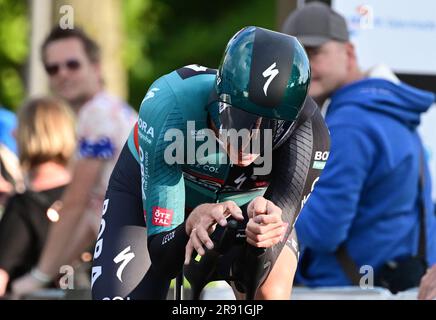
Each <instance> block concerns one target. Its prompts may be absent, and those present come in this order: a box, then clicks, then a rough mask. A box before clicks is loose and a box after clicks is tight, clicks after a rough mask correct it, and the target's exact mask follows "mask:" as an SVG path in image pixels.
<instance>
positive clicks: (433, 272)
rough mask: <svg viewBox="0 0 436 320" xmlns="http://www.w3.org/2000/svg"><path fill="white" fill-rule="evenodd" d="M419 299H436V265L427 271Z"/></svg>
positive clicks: (422, 281) (420, 287)
mask: <svg viewBox="0 0 436 320" xmlns="http://www.w3.org/2000/svg"><path fill="white" fill-rule="evenodd" d="M418 299H423V300H424V299H425V300H430V299H431V300H435V299H436V264H435V265H433V267H431V268H430V269H428V270H427V272H426V274H425V275H424V277H422V280H421V285H420V286H419V294H418Z"/></svg>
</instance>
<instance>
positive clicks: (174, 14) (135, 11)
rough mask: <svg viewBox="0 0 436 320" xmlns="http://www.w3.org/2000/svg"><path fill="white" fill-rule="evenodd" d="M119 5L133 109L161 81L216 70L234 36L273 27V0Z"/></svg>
mask: <svg viewBox="0 0 436 320" xmlns="http://www.w3.org/2000/svg"><path fill="white" fill-rule="evenodd" d="M123 5H124V15H125V17H124V21H125V28H126V29H125V32H126V38H127V45H126V48H127V50H126V55H127V57H126V62H127V65H128V68H129V97H130V98H129V102H130V103H131V104H132V106H134V107H136V108H138V107H139V105H140V103H141V100H142V98H143V97H144V95H145V92H146V91H147V89H148V87H149V86H150V85H151V84H152V82H153V81H154V80H155V79H156V78H158V77H159V76H161V75H163V74H165V73H168V72H170V71H172V70H174V69H176V68H179V67H182V66H184V65H188V64H192V63H198V64H202V65H205V66H208V67H211V68H216V67H218V65H219V62H220V59H221V55H222V53H223V51H224V48H225V45H226V43H227V41H228V40H229V39H230V37H231V36H232V35H233V34H234V33H236V31H238V30H239V29H241V28H243V27H245V26H249V25H256V26H260V27H265V28H270V29H273V28H274V24H275V1H265V0H221V1H204V0H190V1H180V0H154V1H153V0H128V1H124V2H123Z"/></svg>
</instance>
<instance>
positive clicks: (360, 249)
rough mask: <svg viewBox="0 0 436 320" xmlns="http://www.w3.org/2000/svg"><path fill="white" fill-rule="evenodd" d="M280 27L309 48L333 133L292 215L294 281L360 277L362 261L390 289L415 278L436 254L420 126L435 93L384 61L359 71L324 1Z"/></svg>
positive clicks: (343, 29)
mask: <svg viewBox="0 0 436 320" xmlns="http://www.w3.org/2000/svg"><path fill="white" fill-rule="evenodd" d="M283 32H285V33H288V34H291V35H294V36H296V37H297V38H298V39H299V40H300V41H301V42H302V44H303V45H304V46H305V48H306V50H307V53H308V55H309V59H310V62H311V69H312V79H311V86H310V91H309V94H310V95H311V96H312V97H313V98H314V99H315V100H316V101H317V102H318V104H319V105H320V106H322V111H323V114H325V117H326V122H327V125H328V127H329V130H330V134H331V141H332V146H331V153H330V156H329V160H328V162H327V166H326V168H325V169H324V171H323V173H322V175H321V177H320V179H319V181H318V182H317V184H316V188H315V189H314V191H313V192H312V194H311V195H310V201H308V202H307V203H306V205H305V207H304V209H303V211H302V214H301V215H300V217H299V219H298V221H297V223H296V230H297V234H298V238H299V240H300V245H301V246H302V249H303V250H302V255H301V259H300V264H299V269H298V271H297V282H299V283H302V284H305V285H308V286H345V285H351V284H354V285H359V284H360V281H361V280H362V279H364V278H361V277H362V276H363V274H360V273H359V271H360V266H363V265H368V266H370V267H372V268H373V270H374V274H375V284H376V285H382V286H385V287H388V288H389V289H391V291H393V292H395V291H398V290H404V289H406V288H409V287H412V286H417V285H418V284H419V279H420V277H421V276H422V274H423V272H424V271H425V263H423V261H424V260H425V255H426V260H427V263H430V264H432V263H434V262H436V221H435V216H434V214H433V212H434V211H433V204H432V201H431V184H430V176H429V172H428V167H427V164H425V163H423V164H422V165H421V157H422V143H421V139H420V137H419V136H418V134H417V132H416V127H417V125H418V124H419V121H420V115H421V114H422V113H423V112H426V111H427V109H428V108H429V107H430V105H431V104H432V103H433V102H434V100H435V97H434V95H433V94H432V93H430V92H425V91H422V90H419V89H416V88H413V87H411V86H408V85H406V84H404V83H402V82H400V81H399V80H398V79H397V78H396V76H395V75H394V74H393V73H392V72H391V71H390V70H389V69H388V68H387V67H382V66H379V67H376V68H374V69H372V70H370V71H369V72H367V73H363V72H361V71H360V70H359V68H358V63H357V57H356V54H355V50H354V47H353V45H352V44H351V43H350V42H349V35H348V30H347V26H346V22H345V19H344V18H343V17H342V16H340V15H339V14H338V13H336V12H335V11H333V10H332V9H331V8H330V7H328V6H327V5H325V4H323V3H320V2H311V3H309V4H307V5H306V6H304V7H303V8H301V9H299V10H297V11H295V12H293V13H291V15H290V16H289V17H288V19H287V20H286V22H285V24H284V27H283ZM405 59H407V57H405ZM314 151H316V150H314ZM421 169H422V172H423V174H422V176H423V178H424V179H423V181H424V183H425V186H424V188H422V189H423V190H422V192H421V188H420V187H419V183H420V181H421V179H420V170H421ZM424 203H425V205H424ZM421 205H422V207H423V208H425V210H421ZM421 212H422V213H423V214H424V212H426V214H425V219H421ZM421 226H425V227H426V232H422V233H421V232H420V227H421ZM421 235H422V236H424V237H423V238H422V239H421V238H420V236H421ZM418 243H422V249H423V250H420V251H421V252H419V253H418ZM421 258H422V259H421ZM365 272H366V271H365ZM362 284H371V283H370V282H367V283H365V282H364V283H362Z"/></svg>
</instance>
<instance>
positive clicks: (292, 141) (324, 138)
mask: <svg viewBox="0 0 436 320" xmlns="http://www.w3.org/2000/svg"><path fill="white" fill-rule="evenodd" d="M308 102H309V103H312V104H314V102H313V101H312V100H309V101H308ZM313 107H315V108H314V113H313V115H312V116H311V117H309V118H308V119H307V120H306V121H305V122H304V123H302V124H301V125H300V126H299V127H298V128H297V129H296V130H295V131H294V132H293V134H292V135H291V136H290V137H289V138H288V139H287V141H286V142H284V143H283V144H282V145H281V146H280V147H279V148H278V149H277V150H274V153H273V169H272V179H271V184H270V186H269V187H268V189H267V191H266V193H265V195H264V196H265V198H266V199H268V200H271V201H272V202H273V203H274V204H275V205H277V206H278V207H280V208H281V209H282V211H283V213H282V219H283V221H284V222H286V223H288V225H289V226H290V227H289V228H288V229H287V232H286V236H285V237H284V239H287V238H288V236H289V234H290V233H291V232H292V229H293V226H294V224H295V221H296V219H297V217H298V215H299V213H300V211H301V209H302V207H303V205H304V204H305V202H306V201H307V199H308V198H309V196H310V193H311V192H312V191H313V188H314V186H315V184H316V182H317V180H318V177H319V175H320V174H321V171H322V167H323V165H325V160H326V157H327V156H328V152H329V149H330V137H329V132H328V129H327V127H326V124H325V122H324V119H323V118H322V116H321V114H320V112H319V109H318V107H317V106H316V105H314V106H312V109H313Z"/></svg>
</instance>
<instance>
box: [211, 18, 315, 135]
mask: <svg viewBox="0 0 436 320" xmlns="http://www.w3.org/2000/svg"><path fill="white" fill-rule="evenodd" d="M309 83H310V65H309V59H308V57H307V55H306V52H305V51H304V49H303V47H302V45H301V44H300V43H299V42H298V40H297V39H296V38H295V37H292V36H289V35H286V34H283V33H279V32H274V31H271V30H267V29H263V28H259V27H253V26H251V27H246V28H243V29H242V30H240V31H239V32H238V33H236V34H235V35H234V36H233V37H232V38H231V39H230V41H229V42H228V44H227V47H226V50H225V52H224V56H223V59H222V61H221V65H220V67H219V69H218V74H217V79H216V83H215V89H216V102H217V103H218V104H219V107H218V112H219V125H220V127H221V128H235V129H241V128H247V129H250V128H253V125H252V124H253V121H257V123H259V120H256V119H259V118H260V117H262V118H267V119H268V120H270V119H274V120H285V121H294V120H295V119H296V118H297V116H298V114H299V112H300V110H301V109H302V107H303V105H304V102H305V99H306V96H307V92H308V87H309ZM267 119H264V120H267ZM217 120H218V119H217ZM263 122H265V121H263Z"/></svg>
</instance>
